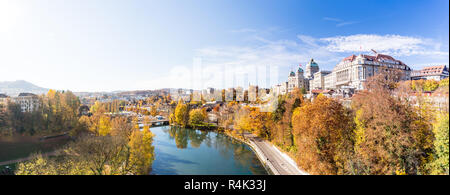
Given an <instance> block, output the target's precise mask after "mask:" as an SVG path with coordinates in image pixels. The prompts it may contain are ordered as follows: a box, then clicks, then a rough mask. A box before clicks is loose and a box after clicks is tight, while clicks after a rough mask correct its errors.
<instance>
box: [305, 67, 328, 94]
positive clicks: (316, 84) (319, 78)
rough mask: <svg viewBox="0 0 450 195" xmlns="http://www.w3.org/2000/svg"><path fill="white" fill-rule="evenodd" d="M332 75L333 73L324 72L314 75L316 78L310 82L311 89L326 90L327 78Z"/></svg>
mask: <svg viewBox="0 0 450 195" xmlns="http://www.w3.org/2000/svg"><path fill="white" fill-rule="evenodd" d="M329 74H331V71H328V70H322V71H319V72H316V73H314V77H313V79H312V80H310V83H309V89H310V90H313V89H325V76H326V75H329Z"/></svg>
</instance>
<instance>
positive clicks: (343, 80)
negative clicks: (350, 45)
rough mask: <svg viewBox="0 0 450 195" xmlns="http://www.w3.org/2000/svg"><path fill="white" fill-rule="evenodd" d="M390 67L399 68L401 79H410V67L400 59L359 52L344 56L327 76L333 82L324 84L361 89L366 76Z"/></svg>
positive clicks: (333, 86) (332, 86)
mask: <svg viewBox="0 0 450 195" xmlns="http://www.w3.org/2000/svg"><path fill="white" fill-rule="evenodd" d="M392 69H397V70H401V71H402V73H403V77H402V79H403V80H409V79H411V68H410V67H409V66H407V65H406V64H404V63H403V62H402V61H400V60H396V59H394V58H393V57H391V56H389V55H384V54H379V53H376V52H375V56H370V55H364V54H359V55H358V56H356V55H351V56H349V57H346V58H344V59H343V60H342V61H341V62H339V63H338V64H337V65H336V67H335V68H334V69H333V73H332V74H331V75H330V76H329V78H326V79H328V82H329V79H330V78H332V79H333V81H334V83H333V84H331V85H330V84H327V85H326V86H327V87H329V88H331V89H334V88H338V89H339V88H354V89H357V90H361V89H363V88H364V85H363V84H364V82H366V81H367V79H368V78H370V77H372V76H374V75H375V74H377V73H379V72H381V71H383V70H384V71H389V70H392Z"/></svg>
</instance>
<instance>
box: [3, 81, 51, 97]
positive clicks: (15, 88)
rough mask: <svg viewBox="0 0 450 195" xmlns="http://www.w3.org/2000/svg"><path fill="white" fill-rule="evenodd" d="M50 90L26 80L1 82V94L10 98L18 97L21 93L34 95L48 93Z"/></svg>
mask: <svg viewBox="0 0 450 195" xmlns="http://www.w3.org/2000/svg"><path fill="white" fill-rule="evenodd" d="M48 90H49V89H47V88H42V87H39V86H36V85H34V84H32V83H30V82H27V81H24V80H18V81H3V82H0V94H1V93H4V94H6V95H9V96H17V95H19V93H23V92H28V93H34V94H37V95H39V94H43V93H47V92H48Z"/></svg>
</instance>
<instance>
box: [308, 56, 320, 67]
mask: <svg viewBox="0 0 450 195" xmlns="http://www.w3.org/2000/svg"><path fill="white" fill-rule="evenodd" d="M309 65H310V66H319V65H318V64H317V63H316V62H314V59H312V58H311V61H309Z"/></svg>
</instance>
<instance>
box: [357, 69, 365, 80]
mask: <svg viewBox="0 0 450 195" xmlns="http://www.w3.org/2000/svg"><path fill="white" fill-rule="evenodd" d="M363 78H364V75H363V67H362V66H359V67H358V79H359V80H362V79H363Z"/></svg>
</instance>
